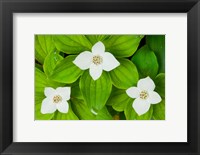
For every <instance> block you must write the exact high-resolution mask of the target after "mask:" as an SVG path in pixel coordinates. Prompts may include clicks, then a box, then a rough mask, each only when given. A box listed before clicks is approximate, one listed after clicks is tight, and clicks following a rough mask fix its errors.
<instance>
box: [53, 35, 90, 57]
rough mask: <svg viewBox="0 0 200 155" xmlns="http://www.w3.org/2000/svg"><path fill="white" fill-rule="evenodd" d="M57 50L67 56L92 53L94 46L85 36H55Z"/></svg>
mask: <svg viewBox="0 0 200 155" xmlns="http://www.w3.org/2000/svg"><path fill="white" fill-rule="evenodd" d="M54 42H55V45H56V48H57V49H58V50H59V51H62V52H64V53H67V54H79V53H81V52H83V51H88V50H89V51H91V48H92V44H91V43H90V41H89V40H88V39H87V38H86V37H85V36H84V35H55V36H54Z"/></svg>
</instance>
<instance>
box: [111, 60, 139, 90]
mask: <svg viewBox="0 0 200 155" xmlns="http://www.w3.org/2000/svg"><path fill="white" fill-rule="evenodd" d="M118 61H119V62H120V66H119V67H117V68H116V69H114V70H112V71H110V72H109V74H110V77H111V79H112V82H113V85H114V86H115V87H117V88H119V89H128V88H129V87H131V86H134V85H136V84H137V81H138V78H139V76H138V71H137V68H136V66H135V65H134V64H133V63H132V62H131V61H130V60H128V59H118Z"/></svg>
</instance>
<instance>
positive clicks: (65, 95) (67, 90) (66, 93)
mask: <svg viewBox="0 0 200 155" xmlns="http://www.w3.org/2000/svg"><path fill="white" fill-rule="evenodd" d="M56 92H57V94H58V95H60V96H61V97H62V99H63V100H64V101H66V100H69V99H70V94H71V87H58V88H57V89H56Z"/></svg>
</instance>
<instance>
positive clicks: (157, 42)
mask: <svg viewBox="0 0 200 155" xmlns="http://www.w3.org/2000/svg"><path fill="white" fill-rule="evenodd" d="M146 41H147V44H148V45H149V47H150V49H152V50H153V51H154V52H155V54H156V56H157V58H158V63H159V73H164V72H165V35H149V36H147V37H146Z"/></svg>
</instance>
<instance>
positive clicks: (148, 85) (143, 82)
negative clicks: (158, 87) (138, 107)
mask: <svg viewBox="0 0 200 155" xmlns="http://www.w3.org/2000/svg"><path fill="white" fill-rule="evenodd" d="M137 87H138V88H139V89H141V90H146V91H148V90H150V91H153V90H154V89H155V84H154V82H153V80H152V79H151V78H150V77H146V78H144V79H140V80H139V81H138V83H137Z"/></svg>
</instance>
